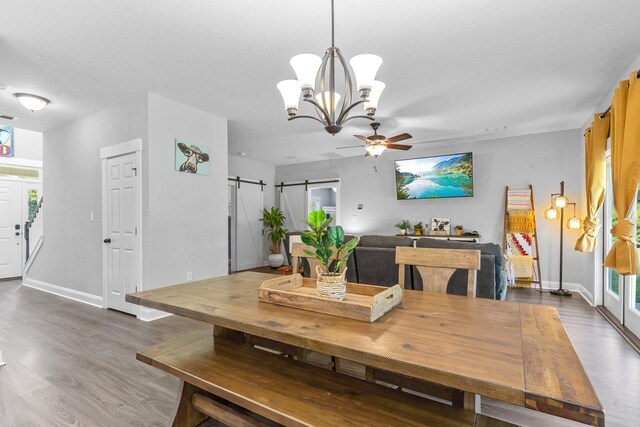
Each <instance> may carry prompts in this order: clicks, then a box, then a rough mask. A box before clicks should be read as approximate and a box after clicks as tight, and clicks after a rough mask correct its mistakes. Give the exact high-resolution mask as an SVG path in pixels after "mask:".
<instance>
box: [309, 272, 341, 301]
mask: <svg viewBox="0 0 640 427" xmlns="http://www.w3.org/2000/svg"><path fill="white" fill-rule="evenodd" d="M316 273H317V274H318V279H317V280H316V291H317V292H318V295H320V296H321V297H325V298H331V299H335V300H338V301H342V300H343V299H344V295H345V294H346V293H347V280H346V279H345V274H346V273H347V269H346V268H345V269H344V271H343V272H342V273H324V272H322V270H321V269H320V266H316Z"/></svg>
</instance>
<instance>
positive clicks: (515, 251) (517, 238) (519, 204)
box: [502, 185, 542, 292]
mask: <svg viewBox="0 0 640 427" xmlns="http://www.w3.org/2000/svg"><path fill="white" fill-rule="evenodd" d="M527 193H528V197H526V194H527ZM515 210H518V211H531V216H532V221H533V223H532V224H531V225H530V228H531V232H521V230H511V229H510V226H509V223H510V221H509V218H510V215H515V214H516V213H515V212H513V211H515ZM510 212H512V213H511V214H510ZM519 213H521V212H519ZM521 243H526V245H524V244H521ZM502 244H503V248H504V253H505V258H506V262H505V264H504V268H505V269H508V270H511V271H512V274H509V281H510V285H513V286H518V285H519V284H528V285H529V286H531V285H532V284H537V290H538V291H539V292H542V279H541V277H540V252H539V251H538V228H537V225H536V215H535V205H534V202H533V186H531V185H529V188H528V189H521V190H520V189H510V188H509V186H507V187H506V190H505V197H504V230H503V239H502ZM519 256H531V261H532V263H533V264H532V266H531V267H532V268H531V271H532V273H533V275H532V277H518V276H516V274H515V272H513V264H514V260H515V258H517V257H519Z"/></svg>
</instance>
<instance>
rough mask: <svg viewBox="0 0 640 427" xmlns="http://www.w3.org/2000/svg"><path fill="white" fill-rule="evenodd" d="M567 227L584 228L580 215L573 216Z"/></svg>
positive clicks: (573, 228) (572, 228)
mask: <svg viewBox="0 0 640 427" xmlns="http://www.w3.org/2000/svg"><path fill="white" fill-rule="evenodd" d="M567 228H569V229H571V230H580V229H581V228H582V220H581V219H580V218H578V217H575V216H574V217H572V218H569V219H568V220H567Z"/></svg>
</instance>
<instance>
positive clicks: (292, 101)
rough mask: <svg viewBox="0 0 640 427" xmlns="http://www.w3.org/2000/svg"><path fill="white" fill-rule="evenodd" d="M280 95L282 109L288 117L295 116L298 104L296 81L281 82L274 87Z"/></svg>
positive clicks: (297, 84) (298, 94) (298, 92)
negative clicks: (282, 104)
mask: <svg viewBox="0 0 640 427" xmlns="http://www.w3.org/2000/svg"><path fill="white" fill-rule="evenodd" d="M276 87H277V88H278V90H279V91H280V95H282V100H283V101H284V108H285V109H286V110H287V113H289V115H290V116H295V115H296V113H297V112H298V102H299V101H300V83H299V82H298V81H297V80H283V81H281V82H280V83H278V84H277V85H276Z"/></svg>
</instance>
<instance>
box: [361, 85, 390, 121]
mask: <svg viewBox="0 0 640 427" xmlns="http://www.w3.org/2000/svg"><path fill="white" fill-rule="evenodd" d="M384 88H385V84H384V83H382V82H381V81H378V80H374V81H373V85H372V86H371V93H370V94H369V100H368V101H366V102H365V103H364V110H365V111H366V112H367V114H368V115H369V116H373V115H374V114H375V113H376V110H377V109H378V101H380V95H382V91H383V90H384Z"/></svg>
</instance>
